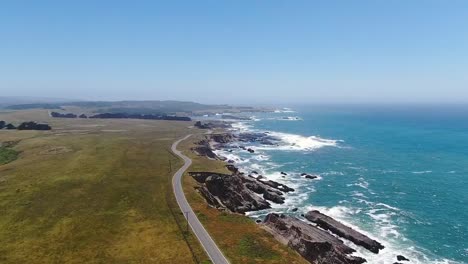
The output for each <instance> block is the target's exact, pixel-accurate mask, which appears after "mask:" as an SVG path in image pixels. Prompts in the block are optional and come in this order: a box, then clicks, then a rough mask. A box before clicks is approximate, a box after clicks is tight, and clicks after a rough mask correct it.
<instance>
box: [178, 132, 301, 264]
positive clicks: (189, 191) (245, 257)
mask: <svg viewBox="0 0 468 264" xmlns="http://www.w3.org/2000/svg"><path fill="white" fill-rule="evenodd" d="M202 137H203V135H200V134H198V135H195V136H194V137H193V138H191V139H190V140H186V141H184V142H183V143H181V145H180V146H179V149H182V150H184V154H186V155H187V156H189V157H190V158H192V160H193V165H192V167H191V168H190V169H189V171H213V172H220V173H229V172H228V171H227V169H226V168H225V163H224V162H221V161H213V160H209V159H206V158H204V157H199V156H197V155H195V154H194V153H193V152H191V151H190V148H191V147H193V146H194V145H193V142H196V141H198V140H200V139H201V138H202ZM195 186H196V181H195V180H194V179H193V178H191V177H190V176H188V175H185V176H184V192H185V194H186V196H187V199H188V200H189V202H190V204H191V206H192V208H193V209H194V211H195V212H196V214H197V215H198V217H199V219H200V221H201V222H202V223H203V225H204V226H205V227H206V229H207V230H208V232H209V233H210V234H211V236H212V237H213V238H214V240H215V241H216V243H217V244H218V246H219V247H220V248H221V250H222V251H223V252H224V253H225V255H226V256H227V258H228V259H229V260H231V263H252V264H253V263H271V264H273V263H278V264H279V263H290V264H295V263H297V264H299V263H304V264H305V263H308V262H306V261H305V260H304V259H303V258H302V257H301V256H300V255H299V254H297V253H296V252H294V251H293V250H291V249H289V248H288V247H286V246H284V245H281V244H280V243H278V241H277V240H276V239H275V238H273V236H272V235H270V234H269V233H267V232H266V231H264V230H263V229H261V228H259V227H258V225H257V224H256V223H255V222H254V221H253V220H251V219H249V218H248V217H246V216H244V215H238V214H231V213H225V212H221V211H219V210H217V209H213V208H211V207H209V206H207V203H206V202H205V200H204V199H203V197H201V195H199V194H198V193H197V192H196V191H195V189H194V187H195Z"/></svg>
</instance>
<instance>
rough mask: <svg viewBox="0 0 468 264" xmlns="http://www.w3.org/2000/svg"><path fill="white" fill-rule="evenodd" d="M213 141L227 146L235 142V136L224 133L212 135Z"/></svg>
mask: <svg viewBox="0 0 468 264" xmlns="http://www.w3.org/2000/svg"><path fill="white" fill-rule="evenodd" d="M210 138H211V140H213V141H214V142H216V143H221V144H226V143H230V142H232V141H234V139H235V138H234V135H232V134H230V133H223V134H212V135H210Z"/></svg>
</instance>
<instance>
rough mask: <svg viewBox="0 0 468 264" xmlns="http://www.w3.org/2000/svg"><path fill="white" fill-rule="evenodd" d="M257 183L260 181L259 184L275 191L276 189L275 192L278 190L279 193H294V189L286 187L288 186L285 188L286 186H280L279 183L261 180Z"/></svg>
mask: <svg viewBox="0 0 468 264" xmlns="http://www.w3.org/2000/svg"><path fill="white" fill-rule="evenodd" d="M259 181H260V182H261V183H263V184H266V185H268V186H270V187H273V188H275V189H277V190H280V191H282V192H294V189H293V188H291V187H288V186H286V185H284V184H282V183H279V182H275V181H271V180H269V181H262V180H259Z"/></svg>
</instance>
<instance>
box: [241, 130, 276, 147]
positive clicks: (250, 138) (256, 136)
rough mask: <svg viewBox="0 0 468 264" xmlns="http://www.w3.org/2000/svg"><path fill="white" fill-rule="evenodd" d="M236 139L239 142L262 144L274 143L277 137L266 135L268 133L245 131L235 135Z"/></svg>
mask: <svg viewBox="0 0 468 264" xmlns="http://www.w3.org/2000/svg"><path fill="white" fill-rule="evenodd" d="M237 139H238V140H239V141H241V142H249V143H255V142H256V143H260V144H263V145H276V143H275V142H278V139H277V138H275V137H272V136H270V135H268V133H256V132H247V133H240V134H238V135H237Z"/></svg>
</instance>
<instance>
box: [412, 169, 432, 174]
mask: <svg viewBox="0 0 468 264" xmlns="http://www.w3.org/2000/svg"><path fill="white" fill-rule="evenodd" d="M411 173H413V174H427V173H432V171H430V170H427V171H412V172H411Z"/></svg>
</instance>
